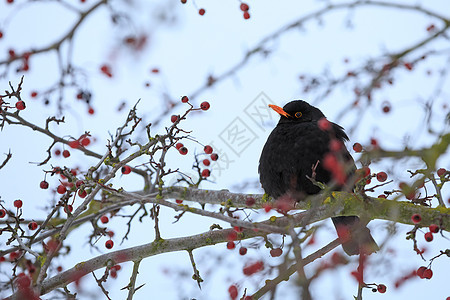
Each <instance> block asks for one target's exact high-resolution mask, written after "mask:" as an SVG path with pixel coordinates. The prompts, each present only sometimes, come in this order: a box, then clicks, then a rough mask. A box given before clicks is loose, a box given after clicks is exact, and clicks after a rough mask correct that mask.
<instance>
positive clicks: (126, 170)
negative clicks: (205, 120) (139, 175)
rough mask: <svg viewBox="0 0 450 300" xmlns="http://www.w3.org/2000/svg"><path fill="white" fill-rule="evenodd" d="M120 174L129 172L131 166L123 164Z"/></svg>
mask: <svg viewBox="0 0 450 300" xmlns="http://www.w3.org/2000/svg"><path fill="white" fill-rule="evenodd" d="M121 170H122V174H124V175H127V174H130V173H131V167H130V166H123V167H122V169H121Z"/></svg>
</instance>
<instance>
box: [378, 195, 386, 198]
mask: <svg viewBox="0 0 450 300" xmlns="http://www.w3.org/2000/svg"><path fill="white" fill-rule="evenodd" d="M377 198H383V199H386V195H385V194H381V195H378V197H377Z"/></svg>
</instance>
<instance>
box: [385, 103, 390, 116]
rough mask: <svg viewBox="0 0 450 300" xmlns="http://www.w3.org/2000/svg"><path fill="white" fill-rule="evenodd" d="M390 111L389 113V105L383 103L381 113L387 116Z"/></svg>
mask: <svg viewBox="0 0 450 300" xmlns="http://www.w3.org/2000/svg"><path fill="white" fill-rule="evenodd" d="M390 111H391V105H390V104H389V102H384V103H383V112H384V113H386V114H387V113H388V112H390Z"/></svg>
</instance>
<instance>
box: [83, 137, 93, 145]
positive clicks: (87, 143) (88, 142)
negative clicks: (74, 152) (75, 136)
mask: <svg viewBox="0 0 450 300" xmlns="http://www.w3.org/2000/svg"><path fill="white" fill-rule="evenodd" d="M90 143H91V140H90V139H89V138H87V137H85V138H83V139H81V140H80V144H81V145H82V146H84V147H86V146H87V145H89V144H90Z"/></svg>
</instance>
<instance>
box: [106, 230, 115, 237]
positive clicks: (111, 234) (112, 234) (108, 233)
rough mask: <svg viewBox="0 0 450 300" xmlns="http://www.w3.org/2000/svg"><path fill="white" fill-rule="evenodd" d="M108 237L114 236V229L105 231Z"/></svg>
mask: <svg viewBox="0 0 450 300" xmlns="http://www.w3.org/2000/svg"><path fill="white" fill-rule="evenodd" d="M106 234H107V235H108V236H109V237H113V236H114V231H112V230H110V231H108V232H107V233H106Z"/></svg>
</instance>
